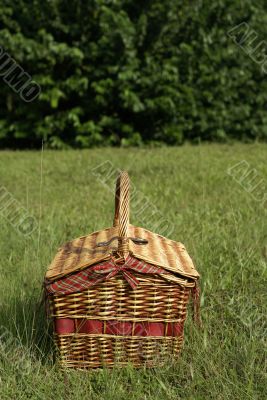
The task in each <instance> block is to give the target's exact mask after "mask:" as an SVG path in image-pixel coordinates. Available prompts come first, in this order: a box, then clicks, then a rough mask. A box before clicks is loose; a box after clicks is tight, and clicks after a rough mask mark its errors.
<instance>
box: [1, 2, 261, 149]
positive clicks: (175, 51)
mask: <svg viewBox="0 0 267 400" xmlns="http://www.w3.org/2000/svg"><path fill="white" fill-rule="evenodd" d="M264 4H265V3H264V1H263V0H258V1H257V2H251V0H243V1H237V0H224V1H221V0H214V1H210V0H206V1H191V2H185V1H182V0H179V1H178V0H145V1H144V0H72V1H70V2H67V1H62V0H53V1H49V0H42V1H41V0H17V1H11V0H1V2H0V45H1V46H2V47H3V48H4V49H5V50H6V51H7V52H8V53H9V54H10V55H11V56H12V57H13V58H14V59H15V60H16V62H17V63H18V64H19V65H21V66H22V67H23V68H24V70H25V71H27V72H28V73H29V74H30V75H31V76H32V77H33V79H34V80H35V81H36V82H38V83H39V84H40V86H41V89H42V91H41V94H40V96H39V97H38V99H36V100H34V101H33V102H30V103H25V102H24V101H23V100H22V99H21V98H20V96H19V95H18V93H15V92H13V91H12V89H11V88H10V87H9V86H8V85H7V84H6V83H5V82H4V81H3V79H2V78H0V88H1V96H0V146H1V147H17V148H18V147H38V146H40V143H41V141H42V139H44V140H45V142H46V144H47V145H48V146H50V147H52V148H64V147H68V146H73V147H80V148H82V147H92V146H100V145H122V146H129V145H142V144H143V143H151V144H152V145H158V144H160V143H167V144H170V145H172V144H181V143H183V142H184V141H185V140H190V141H197V142H199V141H200V140H201V141H202V140H203V141H204V140H213V141H226V140H229V139H232V138H234V139H238V140H266V139H267V113H266V93H267V83H266V82H267V75H266V74H265V73H264V71H263V67H262V60H264V59H265V53H264V52H265V48H264V46H265V44H264V42H263V43H261V45H260V49H259V52H258V54H257V57H258V59H256V60H255V58H254V60H253V59H252V57H251V56H249V54H248V53H249V51H251V49H252V48H253V49H255V46H256V44H257V43H260V42H261V41H264V40H265V39H266V37H267V6H266V5H264ZM241 22H246V23H247V24H248V25H249V27H250V28H251V30H253V29H254V31H255V32H256V36H257V37H256V39H255V41H254V43H250V44H249V45H250V46H251V49H248V48H246V49H244V47H243V49H242V48H240V46H238V45H237V44H236V43H235V41H234V40H233V38H231V37H229V34H228V31H229V30H230V29H231V28H233V27H234V26H236V25H238V24H240V23H241ZM252 36H253V35H252ZM254 36H255V34H254ZM246 45H247V44H246ZM260 57H263V58H261V59H260ZM266 65H267V64H266ZM266 72H267V67H266Z"/></svg>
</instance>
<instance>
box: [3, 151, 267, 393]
mask: <svg viewBox="0 0 267 400" xmlns="http://www.w3.org/2000/svg"><path fill="white" fill-rule="evenodd" d="M266 159H267V146H266V145H234V146H227V145H221V146H220V145H205V146H199V147H198V146H196V147H191V146H185V147H180V148H162V149H151V150H145V149H141V150H137V149H127V150H126V149H104V150H100V149H99V150H90V151H80V152H79V151H66V152H52V151H44V153H43V158H42V155H41V153H40V152H1V153H0V186H4V187H5V188H6V189H7V190H8V191H9V192H10V193H12V195H13V196H14V197H15V198H16V199H17V200H18V201H19V202H20V203H21V204H22V205H23V206H24V207H26V208H27V209H28V210H29V212H30V214H31V215H33V216H35V217H36V219H37V220H38V229H37V230H36V231H35V232H34V234H33V235H31V236H29V237H24V236H23V235H21V234H19V233H18V232H17V230H16V229H14V227H13V226H12V225H11V224H10V223H9V222H8V221H7V219H6V217H4V216H1V215H2V214H1V202H0V255H1V257H0V260H1V261H0V268H1V280H0V296H1V297H0V329H1V331H0V335H2V334H3V331H4V330H6V332H7V333H6V335H4V336H5V337H2V340H1V343H0V393H1V394H0V398H1V400H5V399H16V400H18V399H44V400H50V399H51V400H52V399H74V400H75V399H77V400H78V399H79V400H80V399H82V398H84V399H95V400H100V399H105V400H113V399H127V400H131V399H132V400H143V399H151V400H152V399H153V400H162V399H179V398H180V399H194V400H200V399H201V400H202V399H205V400H206V399H216V400H219V399H224V400H225V399H265V398H266V392H265V390H266V371H264V364H265V354H264V339H266V324H265V315H266V307H265V306H266V281H265V284H264V280H265V279H266V258H267V233H266V205H267V201H266V203H265V208H264V207H263V206H261V204H260V203H259V201H257V200H256V199H255V198H254V197H253V195H252V194H250V193H249V192H248V191H246V190H245V189H244V188H243V187H242V186H241V185H240V184H239V183H238V182H236V180H234V179H233V178H232V177H231V176H229V174H227V169H228V168H229V167H231V166H232V165H234V164H236V163H237V162H239V161H241V160H246V161H247V162H248V163H249V165H250V168H251V169H252V168H255V169H256V170H257V173H258V176H259V177H260V178H262V179H263V182H265V184H266V193H267V164H266ZM106 160H110V162H111V163H112V164H113V165H114V167H115V168H121V169H127V170H128V171H129V173H130V177H131V179H132V182H133V184H134V185H135V186H136V187H137V189H138V190H139V191H141V193H143V194H144V195H145V196H147V198H148V200H149V202H151V204H154V205H156V206H157V207H158V209H159V210H160V211H161V212H162V214H163V215H165V216H166V218H167V219H168V220H169V221H171V222H173V223H174V230H173V232H172V234H171V237H172V239H174V240H178V241H181V242H183V243H184V244H185V245H186V247H187V250H188V252H189V254H190V255H191V256H192V258H193V259H194V261H195V264H196V266H197V269H198V270H199V272H200V273H201V277H202V280H201V289H202V296H201V306H202V320H203V329H202V330H198V329H196V328H195V327H194V325H193V324H192V322H191V315H190V314H189V318H188V320H187V323H186V327H185V337H186V339H185V345H184V349H183V352H182V354H181V357H180V359H179V360H178V361H175V360H171V361H170V360H169V361H168V362H166V365H165V366H164V367H162V368H155V369H151V370H149V369H148V370H145V369H139V370H134V369H132V368H131V367H130V366H129V367H128V368H125V369H114V370H106V369H103V370H97V371H89V372H77V371H69V372H62V371H60V370H59V369H58V368H57V366H56V365H55V363H54V361H53V345H52V341H51V330H50V329H49V327H48V326H47V323H46V320H45V315H44V312H43V305H42V304H40V294H41V286H42V281H43V276H44V273H45V271H46V267H47V265H48V264H49V263H50V261H51V260H52V258H53V256H54V254H55V252H56V250H57V248H58V247H59V246H60V245H61V244H62V243H64V242H65V241H68V240H70V239H72V238H75V237H78V236H82V235H84V234H87V233H90V232H92V231H94V230H98V229H102V228H104V227H107V226H109V225H111V223H112V219H113V194H112V193H111V192H110V191H109V190H108V189H107V187H106V186H104V185H103V184H102V183H101V182H100V181H99V180H98V179H97V178H96V177H95V176H94V175H93V174H92V169H93V168H95V167H96V166H98V165H99V164H101V163H103V162H104V161H106ZM139 195H140V196H141V194H139ZM148 212H149V210H148V209H146V210H144V211H143V213H142V215H141V216H138V215H137V213H136V212H135V213H133V214H132V216H131V222H132V223H133V224H137V225H143V226H144V227H146V228H148V229H150V228H151V226H150V220H149V218H147V224H146V215H148V214H146V213H148ZM159 233H160V232H159Z"/></svg>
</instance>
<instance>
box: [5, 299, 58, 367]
mask: <svg viewBox="0 0 267 400" xmlns="http://www.w3.org/2000/svg"><path fill="white" fill-rule="evenodd" d="M52 333H53V332H52V326H51V323H50V321H49V320H48V319H47V316H46V311H45V304H44V300H43V299H42V296H41V295H40V293H32V294H28V296H24V297H23V298H20V297H12V298H10V299H8V301H6V302H5V303H4V304H3V303H2V307H1V311H0V344H1V345H3V344H5V347H6V348H7V349H8V350H10V351H12V349H14V350H15V349H16V348H20V349H22V350H23V351H25V352H26V353H27V354H31V355H32V356H33V357H34V358H35V359H36V360H38V361H40V362H41V363H42V364H44V363H45V362H47V360H51V361H52V360H53V336H52Z"/></svg>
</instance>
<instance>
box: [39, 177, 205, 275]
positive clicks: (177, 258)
mask: <svg viewBox="0 0 267 400" xmlns="http://www.w3.org/2000/svg"><path fill="white" fill-rule="evenodd" d="M114 252H115V253H118V254H120V256H125V257H126V255H127V254H129V253H130V254H131V255H132V256H134V257H136V258H138V259H141V260H144V261H146V262H147V263H150V264H153V265H156V266H159V267H162V268H164V269H166V270H167V271H171V272H173V273H177V274H179V275H181V276H184V277H188V278H191V279H194V280H196V279H198V278H199V274H198V272H197V270H196V269H195V267H194V264H193V262H192V260H191V258H190V256H189V255H188V253H187V251H186V249H185V246H184V245H183V244H182V243H180V242H175V241H173V240H170V239H167V238H165V237H163V236H161V235H158V234H156V233H153V232H150V231H149V230H147V229H144V228H140V227H136V226H133V225H131V224H129V177H128V174H127V173H125V172H122V173H121V174H120V176H119V178H118V180H117V185H116V196H115V218H114V226H113V227H111V228H107V229H104V230H101V231H97V232H94V233H91V234H90V235H88V236H82V237H79V238H77V239H75V240H73V241H71V242H68V243H66V244H65V245H63V246H62V247H60V248H59V249H58V252H57V254H56V256H55V258H54V260H53V262H52V263H51V265H50V266H49V268H48V270H47V273H46V279H47V280H51V281H52V280H56V279H58V278H60V277H62V276H65V275H68V274H71V273H73V272H75V271H79V270H81V269H84V268H87V267H88V266H90V265H93V264H96V263H98V262H101V261H104V260H108V259H110V258H111V256H112V255H113V254H114Z"/></svg>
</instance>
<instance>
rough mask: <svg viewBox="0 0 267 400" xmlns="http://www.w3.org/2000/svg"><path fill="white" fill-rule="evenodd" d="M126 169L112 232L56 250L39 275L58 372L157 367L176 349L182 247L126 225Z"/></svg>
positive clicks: (193, 283)
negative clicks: (42, 285)
mask: <svg viewBox="0 0 267 400" xmlns="http://www.w3.org/2000/svg"><path fill="white" fill-rule="evenodd" d="M129 199H130V184H129V176H128V174H127V172H121V173H120V174H119V177H118V179H117V183H116V193H115V217H114V223H113V227H111V228H108V229H104V230H102V231H98V232H94V233H92V234H90V235H88V236H82V237H80V238H78V239H75V240H73V241H71V242H69V243H67V244H65V245H64V246H62V247H61V248H60V249H59V250H58V253H57V254H56V256H55V258H54V260H53V262H52V264H51V265H50V267H49V268H48V270H47V273H46V276H45V282H44V287H45V295H46V299H47V302H48V307H49V315H50V317H51V318H52V319H53V327H54V340H55V344H56V347H57V350H58V359H59V362H60V364H61V366H63V367H71V368H95V367H101V366H113V365H118V366H123V365H126V364H128V363H129V362H130V363H132V364H133V365H134V366H136V367H138V366H142V365H146V366H149V367H152V366H155V365H159V364H160V363H161V362H162V361H163V360H164V359H165V357H166V356H167V355H171V356H172V357H177V356H178V354H179V352H180V350H181V347H182V344H183V331H184V322H185V319H186V315H187V304H188V301H189V298H190V295H192V297H193V309H194V318H195V320H198V318H199V315H198V300H199V290H198V280H199V274H198V272H197V271H196V269H195V267H194V265H193V262H192V260H191V258H190V257H189V255H188V253H187V251H186V249H185V247H184V246H183V244H181V243H179V242H174V241H172V240H169V239H166V238H164V237H163V236H160V235H157V234H155V233H152V232H150V231H148V230H146V229H143V228H139V227H136V226H133V225H130V224H129Z"/></svg>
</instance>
